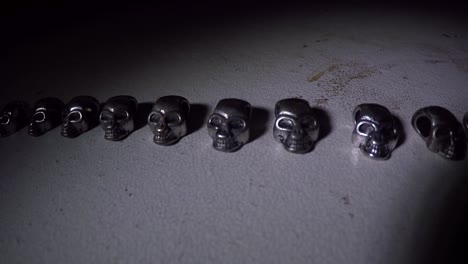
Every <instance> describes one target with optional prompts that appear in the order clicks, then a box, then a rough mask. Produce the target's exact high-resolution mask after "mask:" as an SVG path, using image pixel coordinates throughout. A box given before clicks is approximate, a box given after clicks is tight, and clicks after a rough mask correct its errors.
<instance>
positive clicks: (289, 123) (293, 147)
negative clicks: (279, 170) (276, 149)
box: [273, 98, 320, 153]
mask: <svg viewBox="0 0 468 264" xmlns="http://www.w3.org/2000/svg"><path fill="white" fill-rule="evenodd" d="M275 117H276V120H275V124H274V126H273V137H274V138H275V139H276V140H277V141H278V142H280V143H281V144H282V145H283V147H284V148H285V149H286V150H287V151H289V152H292V153H306V152H308V151H310V150H311V149H312V148H313V146H314V143H315V142H316V141H317V139H318V136H319V127H320V126H319V122H318V120H317V118H316V117H315V116H314V114H313V113H312V109H311V107H310V106H309V102H307V101H306V100H303V99H298V98H288V99H283V100H280V101H278V102H277V103H276V105H275Z"/></svg>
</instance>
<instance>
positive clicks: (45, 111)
mask: <svg viewBox="0 0 468 264" xmlns="http://www.w3.org/2000/svg"><path fill="white" fill-rule="evenodd" d="M63 107H64V104H63V102H62V101H60V99H58V98H55V97H48V98H43V99H41V100H39V101H37V102H36V104H35V105H34V107H33V111H34V113H33V115H32V117H31V122H30V123H29V127H28V134H29V135H31V136H33V137H37V136H40V135H43V134H45V133H46V132H48V131H50V130H52V129H53V128H55V127H57V126H58V125H60V123H61V121H62V120H61V113H62V110H63Z"/></svg>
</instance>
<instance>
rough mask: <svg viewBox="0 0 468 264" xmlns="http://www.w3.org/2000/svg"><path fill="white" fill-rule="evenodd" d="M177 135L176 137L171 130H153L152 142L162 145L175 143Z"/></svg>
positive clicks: (177, 138)
mask: <svg viewBox="0 0 468 264" xmlns="http://www.w3.org/2000/svg"><path fill="white" fill-rule="evenodd" d="M178 140H179V137H177V136H176V135H175V134H174V132H172V131H171V130H165V131H162V132H157V131H156V132H154V137H153V142H154V143H155V144H158V145H162V146H169V145H173V144H175V143H177V141H178Z"/></svg>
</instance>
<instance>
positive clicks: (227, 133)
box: [207, 98, 252, 152]
mask: <svg viewBox="0 0 468 264" xmlns="http://www.w3.org/2000/svg"><path fill="white" fill-rule="evenodd" d="M251 115H252V106H251V105H250V103H248V102H246V101H244V100H240V99H232V98H231V99H223V100H221V101H219V102H218V104H217V105H216V108H215V110H214V111H213V114H212V115H211V116H210V118H209V119H208V124H207V127H208V134H209V135H210V137H211V138H212V139H213V148H214V149H216V150H219V151H223V152H233V151H236V150H238V149H239V148H241V147H242V146H243V145H244V144H246V143H247V142H248V141H249V136H250V132H249V129H250V124H249V123H250V117H251Z"/></svg>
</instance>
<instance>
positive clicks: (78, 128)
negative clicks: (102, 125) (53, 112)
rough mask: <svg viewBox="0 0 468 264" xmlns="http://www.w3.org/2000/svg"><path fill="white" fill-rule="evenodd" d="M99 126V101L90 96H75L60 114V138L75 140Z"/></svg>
mask: <svg viewBox="0 0 468 264" xmlns="http://www.w3.org/2000/svg"><path fill="white" fill-rule="evenodd" d="M97 124H99V101H98V100H97V99H96V98H94V97H91V96H77V97H74V98H73V99H71V101H70V102H69V103H68V104H67V105H65V108H64V109H63V112H62V136H64V137H68V138H75V137H77V136H79V135H81V134H82V133H84V132H86V131H88V130H90V129H91V128H93V127H95V126H96V125H97Z"/></svg>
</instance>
